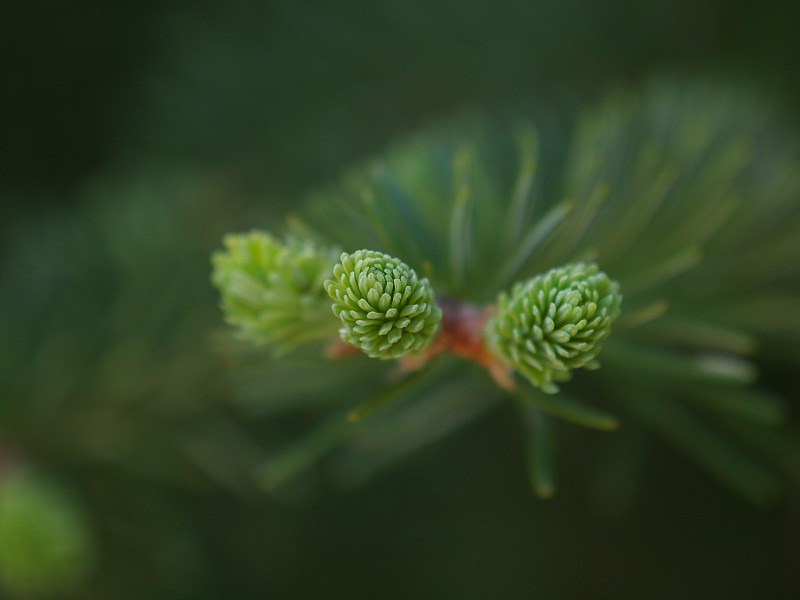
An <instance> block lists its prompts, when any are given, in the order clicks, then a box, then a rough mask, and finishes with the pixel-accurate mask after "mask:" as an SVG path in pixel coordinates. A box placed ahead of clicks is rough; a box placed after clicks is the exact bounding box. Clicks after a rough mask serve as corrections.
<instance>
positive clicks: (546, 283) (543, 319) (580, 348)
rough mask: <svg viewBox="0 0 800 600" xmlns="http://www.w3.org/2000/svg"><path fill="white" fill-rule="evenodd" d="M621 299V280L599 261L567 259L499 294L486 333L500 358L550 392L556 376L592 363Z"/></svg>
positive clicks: (560, 377) (558, 378) (563, 376)
mask: <svg viewBox="0 0 800 600" xmlns="http://www.w3.org/2000/svg"><path fill="white" fill-rule="evenodd" d="M621 301H622V296H621V295H620V294H619V284H618V283H617V282H616V281H613V280H612V279H609V278H608V276H607V275H606V274H605V273H603V272H602V271H600V270H598V267H597V265H595V264H586V263H574V264H569V265H566V266H564V267H559V268H556V269H552V270H550V271H548V272H547V273H545V274H544V275H537V276H536V277H533V278H532V279H529V280H528V281H525V282H520V283H517V284H516V285H514V287H513V288H512V290H511V293H510V294H509V293H506V292H503V293H501V294H500V296H499V297H498V299H497V310H496V312H495V314H494V315H493V316H492V318H491V319H489V320H488V322H487V325H486V330H485V337H486V340H487V343H488V345H489V347H490V348H491V350H492V351H493V352H494V353H495V354H496V355H497V356H498V357H499V358H501V359H502V360H504V361H505V362H507V363H508V364H510V365H511V366H512V367H514V369H516V370H517V371H519V372H520V373H521V374H522V375H524V376H525V377H526V378H527V379H528V380H530V382H531V383H532V384H533V385H535V386H537V387H539V388H541V389H542V390H543V391H544V392H547V393H549V394H552V393H555V392H557V391H558V386H557V385H556V384H555V383H554V382H555V381H568V380H569V378H570V376H571V370H572V369H577V368H579V367H582V366H584V365H589V366H591V365H592V363H591V361H592V359H594V357H595V356H596V355H597V353H598V352H599V351H600V346H599V342H600V340H602V339H603V338H604V337H606V336H607V335H608V334H609V332H610V330H611V323H612V322H613V321H614V319H616V318H617V316H619V306H620V303H621Z"/></svg>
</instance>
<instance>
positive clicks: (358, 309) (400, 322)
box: [325, 250, 442, 359]
mask: <svg viewBox="0 0 800 600" xmlns="http://www.w3.org/2000/svg"><path fill="white" fill-rule="evenodd" d="M333 276H334V279H333V280H328V281H326V282H325V289H326V290H327V292H328V294H329V295H330V297H331V298H333V300H334V302H333V306H332V309H333V314H334V315H336V316H337V317H338V318H339V319H340V320H341V322H342V328H341V329H340V330H339V335H340V336H341V338H342V339H343V340H344V341H345V342H347V343H349V344H353V345H354V346H357V347H359V348H361V350H363V351H364V353H366V354H367V355H368V356H370V357H372V358H385V359H388V358H400V357H401V356H405V355H407V354H414V353H419V352H421V351H422V350H424V349H425V348H426V347H427V346H428V345H429V344H430V343H431V342H432V341H433V339H434V337H435V336H436V333H437V331H438V329H439V321H440V320H441V317H442V312H441V310H440V309H439V307H438V306H436V305H435V304H434V294H433V289H432V288H431V286H430V283H428V280H427V279H424V278H423V279H419V278H418V277H417V274H416V272H415V271H414V270H413V269H412V268H411V267H409V266H408V265H407V264H405V263H404V262H403V261H401V260H399V259H397V258H394V257H392V256H389V255H388V254H383V253H381V252H375V251H372V250H358V251H356V252H353V253H352V254H348V253H346V252H344V253H342V255H341V257H340V262H339V264H337V265H336V266H335V267H334V268H333Z"/></svg>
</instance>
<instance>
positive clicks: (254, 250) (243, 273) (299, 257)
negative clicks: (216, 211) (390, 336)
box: [211, 231, 336, 352]
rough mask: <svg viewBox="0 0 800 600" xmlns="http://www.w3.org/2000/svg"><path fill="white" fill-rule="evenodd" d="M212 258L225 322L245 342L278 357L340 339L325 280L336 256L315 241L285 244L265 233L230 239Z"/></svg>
mask: <svg viewBox="0 0 800 600" xmlns="http://www.w3.org/2000/svg"><path fill="white" fill-rule="evenodd" d="M224 241H225V251H217V252H215V253H214V255H213V257H212V262H213V266H214V271H213V274H212V277H211V281H212V282H213V283H214V285H215V286H216V287H217V288H219V290H220V293H221V295H222V309H223V311H224V313H225V320H226V321H227V322H228V323H229V324H230V325H232V326H234V327H236V328H237V329H238V332H239V335H240V337H242V338H244V339H246V340H248V341H250V342H252V343H254V344H266V345H270V346H272V347H273V348H275V349H276V350H278V351H279V352H281V351H287V350H290V349H292V348H294V347H296V346H299V345H301V344H304V343H307V342H314V341H320V340H328V339H331V338H333V339H335V336H336V321H335V319H332V318H331V316H330V312H329V308H328V304H329V301H328V298H327V296H326V295H325V290H324V289H323V285H322V284H323V281H324V280H325V277H327V275H328V273H330V269H331V265H333V264H334V263H335V262H336V256H335V251H332V250H326V249H321V248H318V247H317V246H315V245H314V244H312V243H311V242H310V241H301V240H297V239H289V240H287V241H286V242H281V241H280V240H277V239H275V238H274V237H272V236H271V235H269V234H267V233H264V232H261V231H251V232H250V233H245V234H235V235H234V234H231V235H227V236H225V240H224Z"/></svg>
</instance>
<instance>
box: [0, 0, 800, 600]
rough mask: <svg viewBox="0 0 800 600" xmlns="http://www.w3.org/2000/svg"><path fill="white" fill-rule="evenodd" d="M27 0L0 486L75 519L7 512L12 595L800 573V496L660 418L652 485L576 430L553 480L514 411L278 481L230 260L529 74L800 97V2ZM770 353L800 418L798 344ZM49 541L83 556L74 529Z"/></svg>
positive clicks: (5, 179) (427, 588) (7, 576)
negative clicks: (212, 257) (537, 461)
mask: <svg viewBox="0 0 800 600" xmlns="http://www.w3.org/2000/svg"><path fill="white" fill-rule="evenodd" d="M4 12H5V18H4V19H3V21H4V22H3V25H2V29H3V31H2V36H0V40H1V41H0V44H2V52H0V61H2V62H1V63H0V64H2V74H3V76H2V80H1V81H0V86H2V88H1V89H2V95H1V96H0V98H2V100H0V102H2V111H1V114H2V118H3V122H4V127H3V137H2V139H3V144H2V146H1V148H2V159H1V160H0V169H1V171H0V193H2V194H3V197H4V203H3V206H4V208H3V219H2V222H0V233H1V234H2V237H1V238H0V249H1V250H0V251H1V252H2V254H0V257H2V265H1V267H0V268H2V271H0V285H2V288H0V292H1V293H2V296H0V307H1V308H2V310H3V314H4V317H3V319H2V322H0V383H1V384H2V388H0V393H1V394H2V396H0V403H2V404H0V419H2V421H0V477H2V478H3V480H4V481H5V482H6V483H7V486H6V487H7V490H6V491H5V492H3V493H5V494H6V495H8V496H9V497H10V496H11V495H13V494H22V495H21V496H20V497H21V498H23V500H21V501H19V502H18V503H17V504H16V505H15V504H13V503H9V501H6V504H5V506H6V509H3V508H2V506H3V505H2V504H0V529H2V528H3V523H4V522H6V521H8V522H11V523H18V522H19V521H20V519H21V517H19V516H16V515H17V513H16V512H14V511H16V510H23V512H24V511H30V514H31V515H32V516H30V515H29V516H26V517H25V518H30V520H31V522H33V523H45V524H46V523H49V521H47V519H45V518H40V517H41V515H39V513H37V512H36V511H37V510H39V509H37V507H39V506H41V507H43V508H41V510H42V511H43V513H42V514H50V515H52V514H56V513H58V515H62V517H63V518H61V517H59V519H57V520H56V521H55V522H56V525H47V526H43V527H42V530H41V531H39V532H38V533H37V535H38V536H39V538H37V540H38V541H37V543H36V544H34V543H31V544H29V545H28V547H26V548H23V549H19V548H17V547H16V546H13V543H14V542H13V540H16V539H17V538H15V537H14V536H15V535H16V534H14V532H13V531H11V532H10V533H4V531H5V532H8V531H9V530H13V527H6V529H5V530H3V531H0V562H2V560H3V559H2V556H3V555H2V552H3V550H2V548H3V547H5V548H8V547H9V546H8V544H12V546H13V548H12V550H13V554H14V557H16V558H15V559H14V560H11V559H7V560H6V563H7V564H12V563H14V561H15V560H16V559H17V558H19V557H20V556H22V557H27V558H24V559H20V560H18V561H17V562H19V563H20V564H18V565H17V566H16V567H14V568H10V567H6V568H5V570H4V571H0V578H2V581H3V588H2V590H3V591H2V592H0V593H2V594H6V595H7V596H8V597H12V598H17V597H20V598H26V597H40V596H41V597H48V596H50V595H53V596H55V597H60V596H65V597H76V598H88V597H98V598H100V597H104V598H120V599H127V598H130V599H134V598H136V599H139V598H187V599H188V598H192V599H200V598H251V597H254V596H256V597H265V598H450V597H452V598H530V597H535V598H567V597H570V598H571V597H581V598H619V597H623V598H624V597H648V598H674V597H682V598H752V597H760V598H767V597H769V598H790V597H794V595H795V594H796V590H797V589H800V587H798V586H800V575H798V569H797V565H798V564H800V522H799V520H798V517H800V513H799V512H798V510H797V506H796V505H795V503H792V502H788V503H786V504H784V505H781V506H779V507H778V508H776V509H773V510H770V511H760V510H757V509H754V508H752V507H751V506H750V505H749V504H748V503H747V502H746V501H744V500H742V499H740V498H738V497H736V496H734V495H732V494H731V493H730V492H729V491H727V490H726V489H723V488H721V487H720V486H719V485H718V484H716V483H715V482H714V481H711V480H709V479H708V478H707V477H706V476H705V474H703V473H701V472H699V471H698V470H697V469H696V468H695V467H694V466H693V465H691V464H689V463H688V462H687V461H686V459H684V458H683V457H681V456H679V455H678V454H677V453H676V452H675V451H673V450H672V449H671V448H669V447H668V446H666V445H664V444H662V443H661V442H658V441H643V442H642V444H641V452H642V456H643V461H642V467H641V468H642V476H641V478H640V479H638V486H639V488H640V489H639V496H638V497H637V499H636V500H635V502H633V504H632V505H630V506H629V507H627V510H625V511H621V510H610V509H608V507H609V506H615V507H616V506H617V505H616V504H614V503H613V501H612V502H611V503H610V504H609V503H608V502H603V499H602V497H601V495H602V492H599V491H597V490H598V489H604V488H603V487H602V485H601V483H602V482H599V481H597V480H598V478H599V477H601V476H600V475H599V474H598V473H597V472H595V471H593V470H592V469H590V467H589V465H588V464H587V461H586V460H585V457H586V456H591V455H593V454H597V453H602V452H612V451H613V448H610V447H609V445H608V444H607V443H606V438H605V437H604V436H603V434H599V433H596V432H591V431H584V430H578V429H577V428H572V427H571V428H569V429H568V430H567V431H565V435H564V438H565V440H564V441H565V443H564V446H563V448H562V456H561V471H562V473H563V477H562V484H561V489H560V490H559V493H558V495H557V496H556V498H554V499H553V500H550V501H547V502H545V501H540V500H536V499H535V498H534V497H533V496H532V495H531V493H530V490H529V488H528V484H527V481H526V478H525V467H524V461H523V454H524V453H523V451H522V448H523V446H524V439H523V433H522V431H521V430H520V426H519V424H518V423H517V421H516V419H515V418H514V411H513V410H512V407H505V408H502V409H499V410H496V411H494V412H492V413H491V414H490V415H489V416H488V417H487V418H484V419H482V420H480V421H477V422H475V423H473V424H471V425H469V426H468V427H467V428H465V429H464V430H462V431H461V432H459V433H457V434H455V435H454V436H452V437H450V438H448V439H447V440H445V441H443V442H442V443H439V444H437V445H436V446H435V447H433V448H431V449H428V450H426V451H425V452H424V453H421V454H418V455H416V456H415V457H413V458H412V459H411V460H409V461H406V462H405V463H403V464H401V465H399V466H397V467H395V468H393V469H392V470H390V471H387V472H385V473H383V474H381V475H380V476H378V477H377V478H375V479H373V480H372V481H370V482H369V483H368V484H366V485H365V486H364V487H362V488H359V489H357V490H355V491H352V492H349V493H341V492H339V491H337V490H335V489H330V488H328V487H326V486H325V485H324V483H319V482H315V481H309V482H304V483H303V484H301V485H299V486H298V487H297V488H295V489H291V490H289V491H287V493H286V496H285V497H281V496H279V497H278V498H271V497H264V496H262V495H260V494H259V493H258V492H256V491H255V490H253V489H251V488H250V487H248V486H247V485H245V484H243V483H242V482H243V481H246V480H247V476H246V473H248V472H249V470H250V469H251V468H252V466H253V465H254V464H256V463H257V462H258V460H259V458H260V456H261V454H260V452H261V450H260V448H259V446H258V444H257V443H254V442H253V440H269V439H271V438H275V437H277V438H278V439H284V438H287V436H288V433H286V432H285V431H283V430H276V429H275V426H274V425H272V424H271V422H270V421H269V420H268V419H264V418H259V417H258V416H248V415H242V414H241V411H240V410H239V409H237V408H236V405H235V403H232V402H231V400H232V395H233V393H234V392H233V387H232V385H231V384H230V381H229V379H228V377H227V376H226V372H225V368H224V365H223V364H221V360H220V359H219V355H218V353H216V352H214V349H215V348H216V346H217V345H218V343H219V342H217V341H215V340H216V338H215V335H216V334H215V333H214V331H215V330H218V329H220V328H221V325H222V321H221V316H220V314H219V311H218V309H217V295H216V293H215V292H214V290H213V289H212V288H211V287H210V285H209V284H208V274H209V264H208V255H209V253H210V252H211V251H212V250H213V249H215V248H216V247H218V246H219V244H220V239H221V236H222V235H223V234H224V233H225V232H227V231H237V230H243V229H248V228H250V227H265V228H269V227H273V228H274V227H276V226H277V224H279V223H280V222H281V221H282V219H283V215H284V213H285V212H286V211H287V210H289V209H290V208H291V207H293V205H294V203H295V202H296V201H297V199H298V198H300V197H301V196H302V194H303V192H304V191H306V190H308V189H310V188H313V187H315V186H318V185H319V184H321V183H323V182H325V181H328V180H330V179H331V178H333V177H334V176H335V175H336V173H337V172H339V170H340V169H342V168H343V167H346V166H347V165H349V164H351V163H352V162H353V161H356V160H359V159H362V158H366V157H369V156H372V155H374V154H376V153H379V152H381V150H382V149H383V148H384V147H385V146H386V145H387V144H388V143H390V142H392V141H394V140H396V139H397V138H398V137H401V136H402V135H403V134H406V133H409V132H412V131H416V130H419V129H422V128H425V127H426V126H430V125H435V124H436V123H439V122H441V121H442V120H447V119H450V118H452V117H453V116H456V115H459V114H463V113H464V112H465V111H469V110H474V109H479V110H488V111H491V112H501V113H502V112H504V111H513V110H514V109H515V108H516V107H520V106H525V105H526V103H527V102H529V101H530V100H531V99H534V100H536V101H537V102H545V103H549V104H551V105H552V106H554V107H556V108H557V109H558V110H560V111H564V112H569V111H570V110H571V108H573V107H577V106H582V105H584V104H586V103H588V102H590V101H591V100H593V99H595V98H597V97H600V96H602V94H603V93H604V92H606V91H607V90H608V89H610V88H611V87H614V86H618V85H620V84H623V85H628V84H629V85H636V84H637V83H639V82H641V81H644V80H646V79H647V78H648V77H649V76H651V75H653V74H656V75H659V74H664V73H674V74H677V75H680V76H685V75H688V76H692V77H698V78H704V77H725V78H730V79H733V80H736V81H742V82H745V83H747V84H748V85H752V86H755V87H757V88H758V89H761V90H762V91H765V92H766V93H767V94H768V95H769V96H771V97H772V98H774V101H775V103H776V105H778V106H779V107H782V108H783V109H784V110H785V111H786V113H787V114H789V115H793V116H794V118H795V119H796V118H797V116H800V78H798V76H797V73H798V70H797V69H798V66H800V65H798V61H797V57H798V56H800V38H799V37H798V35H797V32H798V31H799V30H800V5H798V4H797V3H796V2H789V1H772V2H763V3H749V2H720V1H710V2H702V3H696V2H688V1H685V0H678V1H671V2H667V1H661V0H658V1H655V2H649V3H640V2H634V1H630V0H624V1H623V0H618V1H612V2H604V3H598V2H590V1H588V0H567V1H563V2H556V1H554V0H545V1H542V2H521V1H520V2H515V1H503V0H500V1H497V2H491V3H490V2H470V1H463V0H462V1H455V0H440V1H438V2H436V1H434V2H417V1H400V0H397V1H395V0H385V1H380V2H369V1H366V0H357V1H351V2H339V3H330V2H288V1H287V2H261V3H258V2H244V1H241V0H235V1H232V2H227V3H220V4H209V5H203V6H198V5H197V3H194V2H187V1H182V2H181V1H166V2H153V1H150V0H139V1H137V2H132V1H118V2H112V3H108V2H96V1H87V2H82V3H68V2H67V3H65V2H55V1H31V2H15V3H12V5H11V6H9V7H6V10H5V11H4ZM764 375H765V378H766V380H767V382H768V385H769V386H770V387H772V388H773V389H777V390H780V391H782V392H783V393H785V394H787V395H788V396H789V397H790V399H791V400H792V401H793V405H792V406H791V409H792V411H793V415H792V416H793V418H794V419H796V418H797V416H798V415H797V402H796V399H797V397H798V393H799V392H800V385H798V380H797V377H796V375H793V374H792V373H791V365H785V364H780V363H778V364H770V365H766V370H765V374H764ZM294 426H295V427H296V430H297V431H302V429H303V426H304V423H303V420H302V418H298V419H297V422H296V423H294ZM645 457H646V459H645ZM314 486H316V487H314ZM51 487H57V488H58V493H56V492H52V493H51V492H50V491H47V490H49V489H50V488H51ZM312 488H313V489H312ZM8 490H10V491H8ZM26 494H32V496H30V497H35V498H37V500H36V501H30V500H26V498H29V496H28V495H26ZM794 498H796V496H795V497H794ZM9 506H10V507H11V508H8V507H9ZM18 506H23V507H25V508H23V509H19V508H18ZM604 506H605V507H606V509H605V510H604V509H603V508H602V507H604ZM48 507H49V508H48ZM3 510H6V511H7V514H10V515H11V516H10V517H9V516H7V514H6V513H3V512H2V511H3ZM59 511H61V512H59ZM26 514H27V513H26ZM4 515H6V516H4ZM37 515H39V516H37ZM4 519H5V521H4ZM4 536H5V537H4ZM53 536H61V537H58V539H59V540H61V539H62V538H63V540H66V541H65V542H64V547H65V548H67V550H65V551H64V552H65V554H64V556H67V557H68V558H67V559H64V558H63V557H62V558H59V557H58V556H55V558H54V557H53V556H51V555H52V554H53V553H54V552H55V551H54V550H53V548H56V547H60V546H58V545H57V544H56V543H55V542H54V541H53V539H52V538H53ZM9 540H12V541H11V542H9ZM4 543H5V544H6V545H5V546H3V544H4ZM37 544H38V545H37ZM14 548H16V549H14ZM60 560H61V561H62V562H59V561H60ZM63 561H66V563H64V562H63ZM70 561H74V562H70ZM59 564H60V565H63V564H69V565H73V567H72V568H70V569H68V571H69V573H67V574H66V575H64V574H62V573H60V571H59V570H58V568H56V567H57V566H58V565H59ZM48 565H50V566H49V567H48ZM52 565H56V567H54V566H52ZM48 569H50V570H49V571H48ZM84 573H87V575H86V576H85V577H83V576H82V575H83V574H84ZM48 582H50V583H48ZM53 590H56V591H55V592H53Z"/></svg>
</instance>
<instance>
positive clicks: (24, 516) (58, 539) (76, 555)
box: [0, 474, 93, 595]
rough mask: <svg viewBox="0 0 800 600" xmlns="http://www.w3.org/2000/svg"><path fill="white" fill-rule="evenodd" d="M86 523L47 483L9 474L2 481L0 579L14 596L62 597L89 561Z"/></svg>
mask: <svg viewBox="0 0 800 600" xmlns="http://www.w3.org/2000/svg"><path fill="white" fill-rule="evenodd" d="M92 550H93V545H92V543H91V540H90V536H89V530H88V525H87V523H86V522H85V519H84V516H83V514H82V512H81V511H80V510H78V507H77V506H75V505H74V504H73V502H72V501H71V499H69V498H68V497H67V496H66V495H65V494H63V493H62V491H61V490H60V489H59V488H57V487H56V486H55V485H53V484H52V483H51V482H47V481H45V480H42V479H39V478H34V477H32V476H29V475H27V474H13V475H11V476H10V477H8V478H7V479H5V480H4V481H3V482H2V483H0V580H2V583H3V585H4V586H5V587H6V588H8V589H10V590H14V591H15V592H19V593H23V594H31V595H39V594H51V593H56V594H61V593H63V591H64V590H65V589H67V588H69V587H71V586H73V585H75V584H77V583H79V582H80V581H81V579H83V578H84V577H85V576H86V575H87V574H88V571H89V569H90V567H91V564H92V562H93V551H92Z"/></svg>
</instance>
